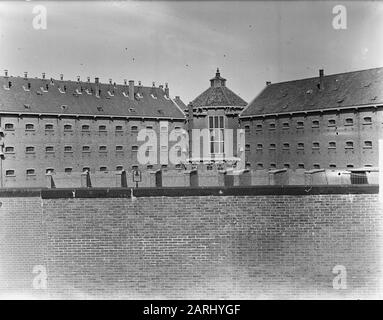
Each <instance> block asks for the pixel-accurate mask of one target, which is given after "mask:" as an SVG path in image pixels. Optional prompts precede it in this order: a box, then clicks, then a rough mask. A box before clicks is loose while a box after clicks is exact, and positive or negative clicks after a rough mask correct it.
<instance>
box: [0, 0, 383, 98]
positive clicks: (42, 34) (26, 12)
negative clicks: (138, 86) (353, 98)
mask: <svg viewBox="0 0 383 320" xmlns="http://www.w3.org/2000/svg"><path fill="white" fill-rule="evenodd" d="M339 4H340V5H343V6H344V7H345V8H346V10H347V26H346V27H347V28H346V29H334V27H333V19H334V17H335V16H336V14H333V12H332V10H333V7H334V6H336V5H339ZM37 5H43V6H45V8H46V10H47V27H46V29H35V28H34V27H33V19H34V18H35V16H36V15H37V14H36V13H33V8H34V7H35V6H37ZM382 37H383V2H378V1H376V2H368V1H363V2H362V1H361V2H359V1H343V2H342V1H340V2H338V1H337V2H334V1H267V2H266V1H265V2H263V1H223V2H220V1H178V2H175V1H139V2H138V1H62V2H54V1H43V2H37V1H13V2H5V1H1V2H0V74H3V70H4V69H7V70H9V73H10V75H13V76H23V74H24V71H27V72H28V76H30V77H41V74H42V72H45V73H46V75H47V77H48V78H50V77H52V78H56V79H58V78H59V75H60V74H61V73H62V74H64V79H70V80H75V79H76V77H77V76H80V77H81V79H82V80H84V81H85V80H86V78H87V77H88V76H90V77H91V79H92V80H94V78H95V77H99V78H100V81H101V82H108V80H109V79H113V82H116V83H123V80H124V79H127V80H135V81H138V80H141V81H142V84H143V85H147V86H151V85H152V82H153V81H154V82H155V83H156V85H157V86H158V85H159V84H164V83H165V82H168V83H169V87H170V95H171V96H173V97H174V96H176V95H177V96H180V97H181V99H182V100H183V101H184V102H185V103H186V104H187V103H189V102H190V101H191V100H193V99H194V98H196V97H197V96H198V95H199V94H200V93H202V92H203V91H204V90H206V89H207V88H208V87H209V85H210V82H209V79H210V78H212V77H213V76H214V75H215V71H216V69H217V67H219V69H220V71H221V76H223V77H224V78H226V79H227V86H228V87H229V88H230V89H232V90H233V91H234V92H235V93H237V94H238V95H239V96H241V97H242V98H243V99H244V100H245V101H247V102H250V101H251V100H252V99H254V98H255V96H256V95H257V94H259V93H260V91H261V90H262V89H263V88H264V86H265V82H266V81H271V82H281V81H288V80H294V79H301V78H307V77H315V76H317V75H318V70H319V69H321V68H323V69H324V71H325V74H332V73H341V72H348V71H353V70H359V69H368V68H375V67H383V41H382V40H383V39H382Z"/></svg>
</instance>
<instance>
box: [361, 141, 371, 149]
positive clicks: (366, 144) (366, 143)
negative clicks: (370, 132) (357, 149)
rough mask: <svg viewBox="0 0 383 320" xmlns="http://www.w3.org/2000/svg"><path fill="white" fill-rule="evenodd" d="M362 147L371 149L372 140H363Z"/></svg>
mask: <svg viewBox="0 0 383 320" xmlns="http://www.w3.org/2000/svg"><path fill="white" fill-rule="evenodd" d="M363 149H372V141H364V145H363Z"/></svg>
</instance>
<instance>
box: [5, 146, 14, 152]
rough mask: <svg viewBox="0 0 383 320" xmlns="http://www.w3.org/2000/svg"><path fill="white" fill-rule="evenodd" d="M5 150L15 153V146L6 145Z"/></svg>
mask: <svg viewBox="0 0 383 320" xmlns="http://www.w3.org/2000/svg"><path fill="white" fill-rule="evenodd" d="M4 152H5V153H14V152H15V147H11V146H8V147H5V149H4Z"/></svg>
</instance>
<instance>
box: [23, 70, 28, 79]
mask: <svg viewBox="0 0 383 320" xmlns="http://www.w3.org/2000/svg"><path fill="white" fill-rule="evenodd" d="M27 78H28V72H26V71H25V72H24V79H27Z"/></svg>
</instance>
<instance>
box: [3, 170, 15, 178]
mask: <svg viewBox="0 0 383 320" xmlns="http://www.w3.org/2000/svg"><path fill="white" fill-rule="evenodd" d="M5 176H6V177H14V176H15V170H13V169H10V170H6V171H5Z"/></svg>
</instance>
